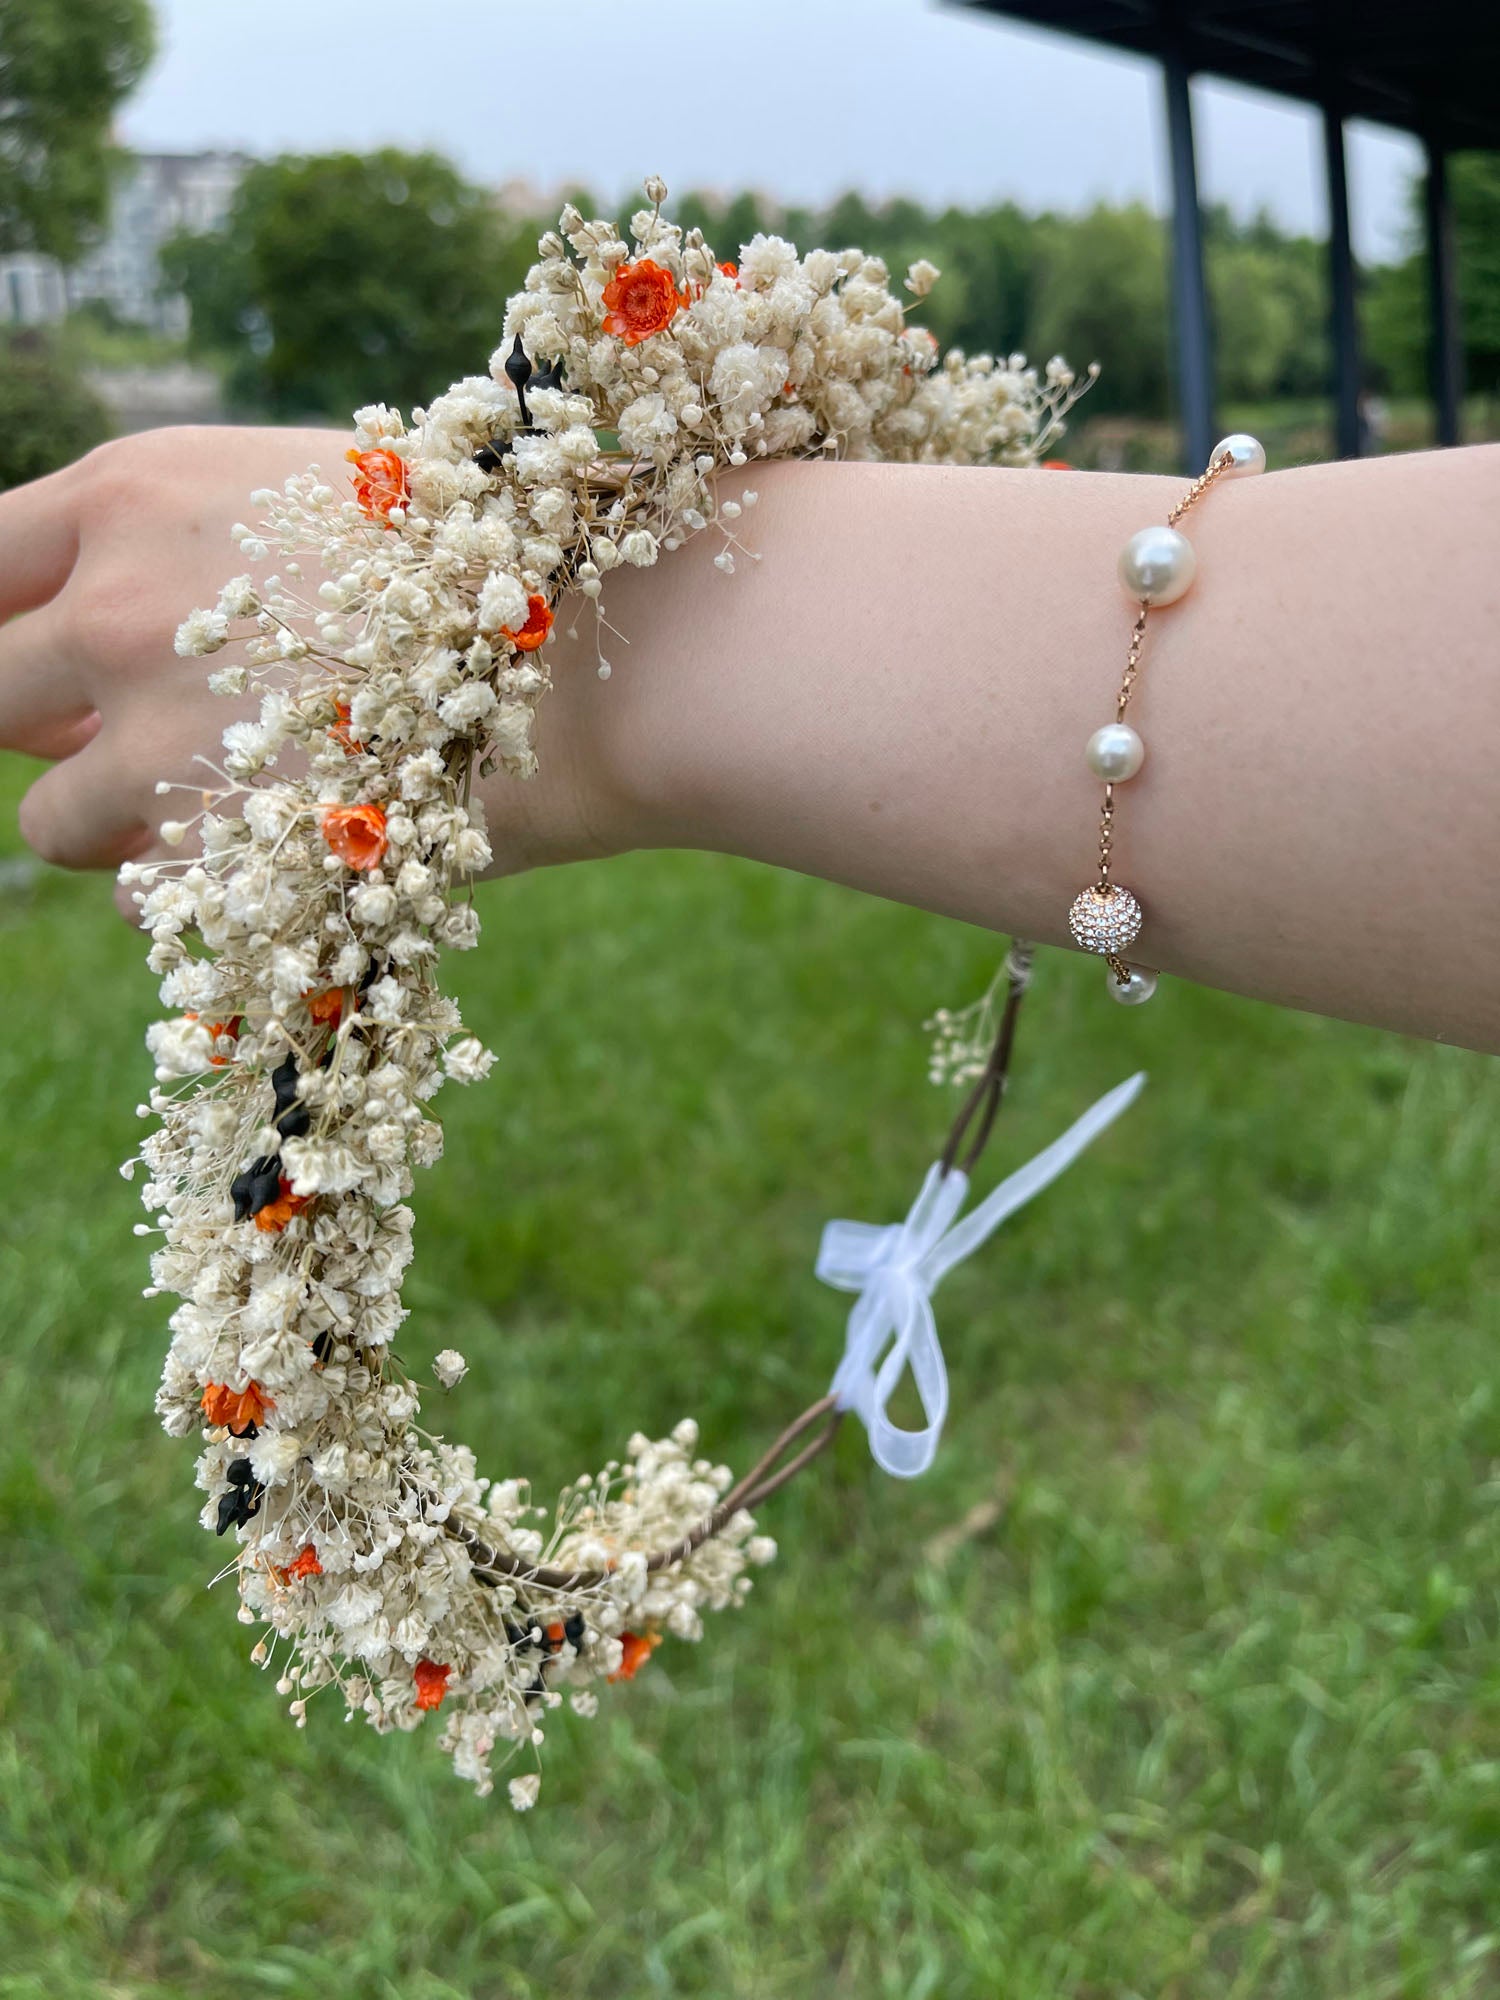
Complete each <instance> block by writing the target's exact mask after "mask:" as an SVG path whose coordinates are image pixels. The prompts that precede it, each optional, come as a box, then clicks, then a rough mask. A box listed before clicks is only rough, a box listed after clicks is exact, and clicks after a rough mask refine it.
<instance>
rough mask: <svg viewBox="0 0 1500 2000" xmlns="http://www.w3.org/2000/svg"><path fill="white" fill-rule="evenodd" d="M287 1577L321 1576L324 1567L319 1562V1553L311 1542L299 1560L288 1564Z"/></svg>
mask: <svg viewBox="0 0 1500 2000" xmlns="http://www.w3.org/2000/svg"><path fill="white" fill-rule="evenodd" d="M286 1573H287V1576H288V1577H289V1578H290V1577H294V1576H321V1575H322V1574H323V1565H322V1564H321V1563H320V1562H319V1561H318V1552H317V1550H316V1549H315V1548H314V1547H313V1545H312V1543H311V1542H309V1543H308V1545H307V1547H306V1548H305V1549H304V1550H303V1551H302V1553H301V1554H300V1555H299V1556H298V1558H297V1560H296V1561H295V1562H292V1563H288V1564H287V1568H286Z"/></svg>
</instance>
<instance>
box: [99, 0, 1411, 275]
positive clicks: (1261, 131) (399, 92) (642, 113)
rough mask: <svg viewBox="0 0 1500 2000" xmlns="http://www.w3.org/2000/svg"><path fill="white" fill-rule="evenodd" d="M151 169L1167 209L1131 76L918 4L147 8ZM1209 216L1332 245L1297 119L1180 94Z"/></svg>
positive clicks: (1392, 244) (478, 2)
mask: <svg viewBox="0 0 1500 2000" xmlns="http://www.w3.org/2000/svg"><path fill="white" fill-rule="evenodd" d="M155 4H156V9H157V15H158V19H159V24H160V38H161V44H162V49H161V54H160V55H159V57H158V59H157V61H156V64H155V66H154V67H153V69H152V70H151V72H150V74H149V75H148V77H147V78H146V80H145V82H144V83H143V85H142V86H141V88H140V89H139V90H138V91H137V93H136V94H135V96H134V97H133V98H132V99H131V101H130V102H129V104H128V105H126V106H125V108H124V111H123V113H122V116H121V119H120V121H119V128H120V136H121V138H122V139H123V140H124V141H125V142H126V143H127V144H129V145H132V146H134V147H137V148H139V149H141V150H145V151H156V150H160V151H175V150H192V149H197V148H199V147H208V146H238V147H242V148H244V149H245V150H246V151H249V152H255V153H271V152H279V151H283V150H290V151H303V152H316V151H322V150H324V149H326V148H330V147H350V148H354V149H357V150H363V149H365V148H369V147H373V146H376V145H380V144H387V143H388V144H394V145H402V146H409V147H422V146H432V147H434V148H436V149H438V150H440V151H442V152H445V153H447V154H448V156H449V157H450V158H452V159H453V160H454V161H456V162H457V164H458V165H459V166H460V167H462V168H463V170H464V171H465V172H466V173H467V174H469V175H470V176H471V177H472V178H473V179H476V180H481V181H487V182H491V183H497V182H500V181H505V180H509V179H512V178H523V179H528V180H531V181H534V182H536V183H537V184H538V185H539V186H540V187H542V188H543V189H550V188H552V187H554V186H555V185H557V184H558V183H560V182H562V181H565V180H577V181H582V182H584V183H585V184H586V185H588V186H591V187H594V188H597V189H598V190H599V192H600V193H601V194H606V195H610V196H615V195H619V194H623V193H626V192H628V191H629V190H630V189H631V188H632V187H634V186H636V185H638V184H639V182H640V180H641V179H642V177H643V176H644V175H645V174H647V173H650V172H660V173H662V174H664V175H665V176H666V178H667V180H668V181H669V182H670V183H671V185H672V186H673V187H674V188H678V189H685V188H688V187H702V188H721V189H729V190H735V189H739V188H741V187H746V186H748V187H755V188H759V189H763V190H765V191H766V192H768V193H770V194H773V195H777V196H780V197H782V198H784V199H786V200H790V201H805V202H814V203H815V202H819V201H822V200H824V199H826V198H828V197H829V196H831V195H834V194H837V193H839V192H841V191H842V190H844V189H845V188H848V187H854V188H857V189H859V190H860V191H861V192H862V193H864V194H866V195H869V196H872V197H877V198H878V197H881V196H885V195H890V194H898V193H910V194H913V195H916V196H917V197H919V198H922V199H925V200H928V201H937V202H942V201H948V200H952V201H955V202H959V203H961V204H969V203H976V202H980V201H984V200H987V199H990V198H994V197H1000V196H1010V197H1013V198H1014V199H1016V200H1017V201H1019V202H1021V203H1022V204H1023V205H1025V206H1027V207H1031V208H1040V207H1052V208H1064V209H1076V208H1081V207H1084V206H1087V205H1088V204H1089V203H1090V202H1093V201H1095V200H1101V199H1102V200H1109V201H1127V200H1130V199H1131V198H1133V197H1140V198H1141V199H1144V200H1146V201H1148V202H1150V203H1151V204H1152V205H1153V206H1154V207H1156V208H1159V209H1160V208H1164V207H1165V205H1166V173H1165V164H1164V142H1163V136H1162V129H1161V117H1160V87H1159V81H1158V78H1157V75H1156V72H1155V71H1154V69H1153V68H1152V67H1151V66H1150V65H1149V64H1146V63H1141V62H1137V61H1135V60H1133V59H1130V58H1125V57H1117V56H1113V55H1108V54H1103V53H1100V52H1097V51H1095V50H1094V49H1093V48H1092V47H1090V46H1089V45H1087V44H1085V43H1083V42H1080V41H1076V40H1073V39H1071V38H1069V37H1065V36H1061V35H1054V34H1050V33H1046V32H1042V31H1039V30H1034V29H1030V28H1020V27H1014V26H1012V25H1010V24H1009V23H1005V22H1000V21H997V20H994V19H993V18H986V17H984V16H982V15H979V14H975V13H972V12H970V11H968V10H966V9H963V8H957V7H944V6H938V5H935V4H933V0H568V4H567V5H566V6H560V5H559V4H558V0H528V4H522V3H521V0H257V4H256V5H255V6H254V7H244V6H234V5H225V4H223V0H155ZM1194 109H1195V118H1196V124H1197V133H1198V151H1199V174H1200V181H1201V186H1202V192H1203V194H1204V197H1205V199H1212V200H1225V201H1227V202H1229V203H1230V205H1231V206H1232V207H1233V208H1234V209H1235V210H1236V211H1237V212H1239V213H1241V214H1249V213H1251V212H1253V211H1254V210H1255V209H1256V208H1258V207H1261V206H1265V207H1268V208H1269V209H1270V210H1271V211H1272V213H1273V214H1274V215H1276V216H1277V217H1278V218H1279V219H1280V220H1281V221H1282V222H1284V223H1286V224H1288V225H1290V226H1292V227H1294V228H1297V229H1306V230H1312V231H1319V232H1320V231H1321V230H1322V229H1323V228H1324V227H1325V208H1324V199H1323V188H1322V159H1321V143H1320V138H1319V129H1318V125H1317V121H1316V118H1315V116H1314V114H1313V113H1312V112H1311V111H1310V110H1307V109H1305V108H1303V107H1294V106H1292V105H1289V104H1288V103H1287V102H1286V101H1285V100H1281V99H1275V98H1268V97H1264V96H1261V95H1259V94H1257V93H1253V92H1249V91H1241V90H1235V89H1230V88H1229V87H1227V86H1225V85H1220V84H1213V83H1198V84H1196V85H1195V86H1194ZM1418 161H1419V153H1418V149H1417V147H1416V145H1415V142H1414V141H1412V140H1410V139H1408V138H1406V137H1404V136H1403V135H1400V134H1396V133H1392V132H1386V131H1381V130H1377V129H1376V128H1374V127H1371V126H1355V127H1354V128H1352V130H1351V134H1350V155H1349V171H1350V183H1351V208H1352V211H1353V214H1352V221H1353V229H1354V237H1355V245H1356V249H1357V251H1358V252H1359V254H1360V255H1362V256H1365V257H1377V258H1378V257H1381V256H1391V255H1395V254H1399V253H1400V251H1401V249H1402V248H1403V244H1404V231H1405V227H1406V206H1405V187H1406V183H1407V180H1408V178H1409V176H1410V174H1411V173H1412V172H1413V170H1414V169H1415V167H1416V166H1417V164H1418Z"/></svg>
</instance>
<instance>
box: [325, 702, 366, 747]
mask: <svg viewBox="0 0 1500 2000" xmlns="http://www.w3.org/2000/svg"><path fill="white" fill-rule="evenodd" d="M328 734H329V735H330V736H331V737H332V738H333V740H334V742H335V743H337V744H338V746H339V748H340V749H341V750H342V751H343V753H344V755H345V756H346V757H352V756H353V755H354V753H355V752H356V751H357V750H363V749H364V747H365V746H364V744H363V743H360V742H357V741H356V740H355V737H354V734H353V732H352V731H351V729H350V727H349V704H348V702H347V701H336V702H335V703H334V704H333V727H332V728H331V729H330V730H329V732H328Z"/></svg>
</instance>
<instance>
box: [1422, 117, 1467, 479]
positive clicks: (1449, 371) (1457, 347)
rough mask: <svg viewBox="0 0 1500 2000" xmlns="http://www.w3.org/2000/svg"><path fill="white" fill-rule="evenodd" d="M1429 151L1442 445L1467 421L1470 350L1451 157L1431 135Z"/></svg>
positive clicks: (1430, 277)
mask: <svg viewBox="0 0 1500 2000" xmlns="http://www.w3.org/2000/svg"><path fill="white" fill-rule="evenodd" d="M1425 144H1426V149H1427V182H1426V190H1425V192H1426V208H1427V296H1428V311H1429V314H1430V317H1431V340H1432V402H1433V411H1434V414H1435V416H1436V418H1437V441H1438V443H1439V444H1457V443H1458V441H1459V435H1460V428H1461V423H1462V418H1461V411H1462V407H1463V393H1464V350H1463V336H1462V329H1461V324H1460V320H1459V307H1458V274H1457V261H1456V259H1455V257H1454V250H1453V203H1452V200H1451V198H1450V196H1449V193H1448V156H1447V153H1446V152H1445V151H1444V149H1443V148H1442V146H1440V145H1439V144H1438V143H1437V141H1436V140H1434V139H1432V138H1431V137H1429V138H1428V139H1427V140H1426V142H1425Z"/></svg>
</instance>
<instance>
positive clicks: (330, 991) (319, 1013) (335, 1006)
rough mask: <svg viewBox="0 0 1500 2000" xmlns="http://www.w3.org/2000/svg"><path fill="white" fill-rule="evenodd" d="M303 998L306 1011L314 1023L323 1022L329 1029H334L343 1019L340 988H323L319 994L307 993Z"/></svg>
mask: <svg viewBox="0 0 1500 2000" xmlns="http://www.w3.org/2000/svg"><path fill="white" fill-rule="evenodd" d="M305 997H306V1000H307V1011H308V1013H309V1014H311V1015H312V1017H313V1019H314V1020H315V1021H323V1022H325V1023H326V1024H327V1026H329V1027H330V1028H336V1027H337V1026H338V1024H339V1022H340V1021H341V1020H342V1019H343V1018H344V989H343V987H342V986H325V987H324V989H323V991H322V992H321V993H309V994H307V995H306V996H305Z"/></svg>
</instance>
